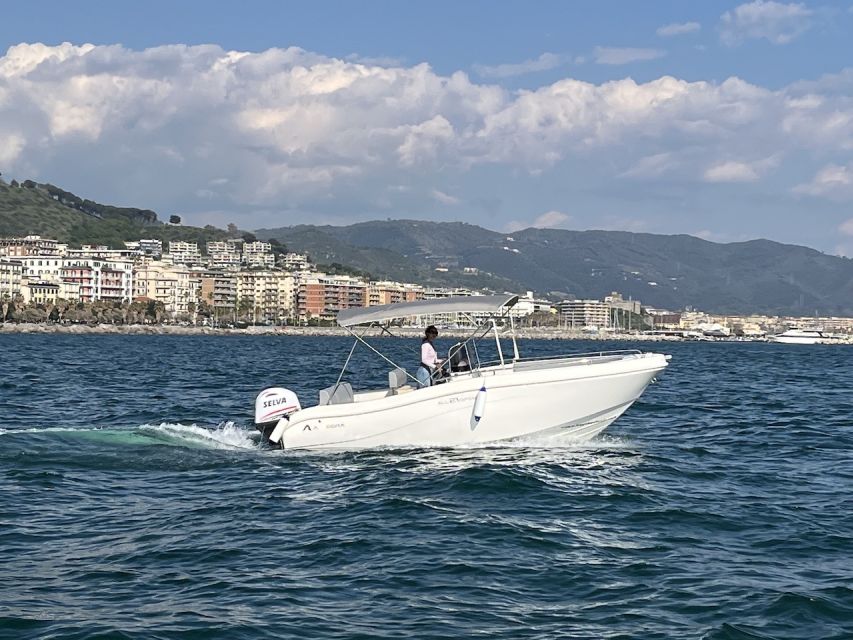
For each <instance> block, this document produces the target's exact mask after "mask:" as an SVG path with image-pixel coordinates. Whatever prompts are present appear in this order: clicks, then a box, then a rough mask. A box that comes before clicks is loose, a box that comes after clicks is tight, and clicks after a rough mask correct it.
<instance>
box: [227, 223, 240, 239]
mask: <svg viewBox="0 0 853 640" xmlns="http://www.w3.org/2000/svg"><path fill="white" fill-rule="evenodd" d="M239 231H240V230H239V229H238V228H237V225H236V224H234V223H233V222H229V223H228V233H230V234H231V235H232V236H236V235H237V233H238V232H239Z"/></svg>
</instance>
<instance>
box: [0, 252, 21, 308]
mask: <svg viewBox="0 0 853 640" xmlns="http://www.w3.org/2000/svg"><path fill="white" fill-rule="evenodd" d="M23 277H24V265H23V264H21V262H20V261H19V260H5V259H2V258H0V300H3V299H4V298H9V299H14V298H15V297H17V296H19V295H21V282H22V280H23Z"/></svg>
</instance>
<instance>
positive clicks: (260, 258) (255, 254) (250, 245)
mask: <svg viewBox="0 0 853 640" xmlns="http://www.w3.org/2000/svg"><path fill="white" fill-rule="evenodd" d="M243 263H244V264H245V265H246V266H247V267H260V268H263V269H271V268H272V267H274V266H275V256H274V255H273V254H272V245H271V244H270V243H269V242H260V241H258V242H244V243H243Z"/></svg>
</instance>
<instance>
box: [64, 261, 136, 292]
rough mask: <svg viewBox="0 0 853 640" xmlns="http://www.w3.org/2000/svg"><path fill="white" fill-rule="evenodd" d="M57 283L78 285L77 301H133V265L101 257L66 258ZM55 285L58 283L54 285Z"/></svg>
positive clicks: (128, 262) (129, 262)
mask: <svg viewBox="0 0 853 640" xmlns="http://www.w3.org/2000/svg"><path fill="white" fill-rule="evenodd" d="M60 280H61V281H62V282H65V283H71V284H72V285H78V286H79V298H78V299H79V300H80V301H82V302H92V301H94V300H110V301H113V302H130V301H131V300H132V299H133V262H132V261H131V260H104V259H101V258H83V257H76V258H66V259H64V260H63V265H62V269H61V271H60ZM57 284H58V283H57Z"/></svg>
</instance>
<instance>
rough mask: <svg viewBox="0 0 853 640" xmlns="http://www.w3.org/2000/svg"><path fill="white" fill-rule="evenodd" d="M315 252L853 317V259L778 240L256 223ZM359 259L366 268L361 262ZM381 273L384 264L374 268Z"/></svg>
mask: <svg viewBox="0 0 853 640" xmlns="http://www.w3.org/2000/svg"><path fill="white" fill-rule="evenodd" d="M255 233H256V235H257V236H258V237H259V238H271V237H277V238H278V239H279V240H280V241H282V242H286V243H287V244H288V246H289V247H290V248H291V249H293V250H304V251H308V252H309V253H312V252H313V251H316V249H317V247H316V245H314V244H313V242H312V240H311V238H310V237H309V235H310V234H319V235H320V236H321V237H325V238H331V239H333V240H334V241H335V242H336V243H338V246H341V247H344V248H345V249H344V252H346V251H351V252H358V253H361V254H362V255H365V254H367V253H369V252H371V251H375V250H377V249H379V248H381V249H382V250H383V251H385V252H390V253H391V254H393V255H395V256H396V259H397V262H398V263H399V264H401V265H402V264H405V262H408V263H409V264H411V265H419V266H420V267H421V268H422V269H423V268H424V267H428V268H429V269H435V268H436V267H439V268H448V269H449V272H448V273H450V274H452V275H454V276H455V277H456V278H457V280H459V279H461V278H462V274H461V271H462V269H463V268H464V267H469V268H476V269H479V270H480V271H481V272H486V273H490V274H492V275H493V276H494V277H497V278H501V279H505V280H508V281H510V282H513V283H516V284H517V285H519V287H518V290H527V289H529V290H533V291H537V292H539V293H541V294H550V295H552V296H554V295H556V296H559V295H564V296H566V297H570V296H574V297H577V298H594V299H601V298H602V297H603V296H605V295H607V294H609V293H610V292H611V291H619V292H620V293H622V294H623V295H625V296H626V297H628V296H630V297H632V298H634V299H639V300H642V301H643V303H644V304H648V305H649V306H655V307H663V308H670V309H683V308H686V307H694V308H700V309H702V310H706V311H711V312H716V313H732V314H735V313H737V314H745V313H753V312H754V313H768V314H773V315H777V314H782V315H811V314H812V313H815V312H817V313H819V314H821V315H851V314H853V261H851V260H850V259H847V258H840V257H836V256H828V255H826V254H824V253H821V252H820V251H817V250H816V249H811V248H809V247H802V246H799V245H790V244H784V243H781V242H777V241H774V240H766V239H760V238H759V239H755V240H748V241H740V242H733V243H716V242H712V241H710V240H705V239H702V238H697V237H695V236H690V235H686V234H674V235H663V234H651V233H635V232H631V231H604V230H589V231H573V230H568V229H536V228H528V229H523V230H520V231H516V232H513V233H509V234H508V233H500V232H497V231H492V230H489V229H485V228H483V227H479V226H477V225H472V224H469V223H461V222H430V221H423V220H405V219H404V220H385V221H369V222H360V223H355V224H352V225H346V226H340V227H335V226H330V225H323V226H315V225H298V226H294V227H282V228H277V229H258V230H257V231H256V232H255ZM354 266H359V265H354ZM371 273H373V275H375V276H376V275H382V270H381V269H379V270H377V269H375V268H374V270H372V271H371Z"/></svg>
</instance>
